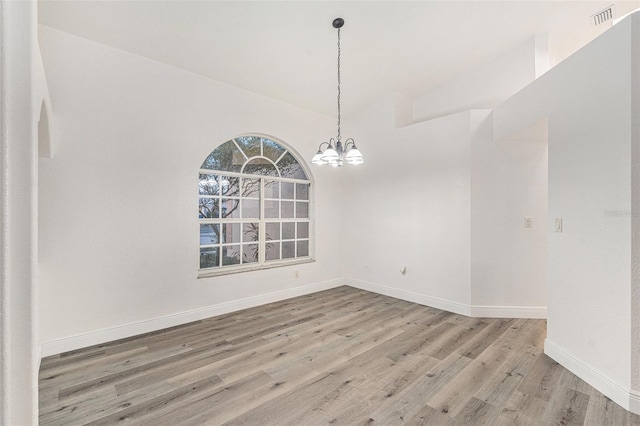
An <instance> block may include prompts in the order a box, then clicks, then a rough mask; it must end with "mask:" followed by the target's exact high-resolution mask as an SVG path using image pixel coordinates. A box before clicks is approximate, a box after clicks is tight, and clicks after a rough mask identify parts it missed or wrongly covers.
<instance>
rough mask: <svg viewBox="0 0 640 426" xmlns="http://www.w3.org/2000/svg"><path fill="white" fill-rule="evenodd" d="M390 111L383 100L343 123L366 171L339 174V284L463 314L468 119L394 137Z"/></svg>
mask: <svg viewBox="0 0 640 426" xmlns="http://www.w3.org/2000/svg"><path fill="white" fill-rule="evenodd" d="M394 110H395V102H394V99H393V98H392V99H385V100H382V101H380V102H378V103H376V104H374V105H372V106H371V107H370V108H369V109H367V110H366V111H364V112H363V113H361V114H359V115H358V116H356V117H353V118H352V119H351V120H349V124H350V127H351V129H352V132H349V134H350V135H352V136H353V137H355V139H356V142H358V147H359V148H360V150H361V151H362V152H363V154H364V155H365V160H366V164H365V166H363V167H359V168H353V169H347V170H345V171H346V172H347V173H346V174H345V179H348V193H347V196H346V199H345V217H346V218H348V219H347V222H346V223H347V225H346V226H345V232H344V244H345V247H346V253H345V255H344V259H345V261H346V265H345V273H346V276H347V277H349V278H351V280H350V281H349V282H350V284H352V285H355V286H358V287H362V288H368V289H370V290H373V291H378V292H381V293H384V294H390V295H392V296H396V297H402V298H405V299H409V300H414V301H416V302H420V303H425V304H428V305H431V306H437V307H440V308H443V309H448V310H450V311H454V312H460V313H465V312H467V310H468V306H469V254H470V252H469V170H470V158H469V154H470V152H469V124H468V122H469V113H460V114H456V115H452V116H447V117H443V118H440V119H437V120H431V121H428V122H424V123H418V124H414V125H411V126H406V127H402V128H398V129H397V128H395V114H394ZM344 134H345V135H346V134H348V132H344ZM405 265H406V267H407V273H406V275H404V276H403V275H402V274H401V273H400V269H401V268H402V267H404V266H405Z"/></svg>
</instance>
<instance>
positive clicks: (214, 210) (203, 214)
mask: <svg viewBox="0 0 640 426" xmlns="http://www.w3.org/2000/svg"><path fill="white" fill-rule="evenodd" d="M219 204H220V202H219V200H218V199H217V198H200V201H199V202H198V217H199V218H200V219H206V218H216V217H219V215H220V209H219V208H218V205H219Z"/></svg>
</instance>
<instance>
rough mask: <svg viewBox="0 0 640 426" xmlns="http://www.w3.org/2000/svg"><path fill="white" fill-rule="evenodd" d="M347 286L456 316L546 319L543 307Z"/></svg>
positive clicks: (350, 282) (351, 283)
mask: <svg viewBox="0 0 640 426" xmlns="http://www.w3.org/2000/svg"><path fill="white" fill-rule="evenodd" d="M345 282H346V283H347V285H349V286H351V287H355V288H359V289H362V290H367V291H372V292H374V293H380V294H384V295H386V296H391V297H395V298H398V299H402V300H406V301H408V302H414V303H418V304H420V305H426V306H431V307H433V308H438V309H442V310H445V311H449V312H453V313H455V314H460V315H465V316H468V317H477V318H546V317H547V308H546V307H543V306H540V307H539V306H480V305H467V304H464V303H459V302H453V301H451V300H446V299H441V298H438V297H432V296H426V295H424V294H419V293H414V292H411V291H406V290H400V289H397V288H393V287H387V286H384V285H380V284H374V283H371V282H367V281H362V280H355V279H351V278H346V279H345Z"/></svg>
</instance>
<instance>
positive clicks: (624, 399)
mask: <svg viewBox="0 0 640 426" xmlns="http://www.w3.org/2000/svg"><path fill="white" fill-rule="evenodd" d="M544 353H545V355H547V356H549V357H550V358H551V359H553V360H554V361H556V362H557V363H559V364H560V365H562V366H563V367H564V368H566V369H567V370H569V371H571V372H572V373H573V374H575V375H576V376H578V377H580V378H581V379H582V380H584V381H585V382H587V383H588V384H589V385H591V386H593V387H594V388H595V389H597V390H598V391H599V392H601V393H602V394H604V395H605V396H607V397H608V398H610V399H611V400H612V401H613V402H615V403H616V404H618V405H620V406H621V407H622V408H624V409H625V410H628V411H631V412H632V413H634V414H640V395H639V394H638V393H637V392H634V391H632V390H631V389H627V388H626V387H625V386H622V385H620V384H618V383H617V382H616V381H615V380H613V379H611V378H610V377H608V376H607V375H606V374H604V373H602V372H601V371H599V370H597V369H595V368H593V367H592V366H591V365H589V364H587V363H585V362H584V361H582V360H580V359H578V358H576V357H575V356H573V355H572V354H570V353H569V352H567V351H566V350H564V349H563V348H561V347H560V346H558V345H557V344H555V343H553V342H552V341H550V340H549V339H548V338H547V339H545V341H544Z"/></svg>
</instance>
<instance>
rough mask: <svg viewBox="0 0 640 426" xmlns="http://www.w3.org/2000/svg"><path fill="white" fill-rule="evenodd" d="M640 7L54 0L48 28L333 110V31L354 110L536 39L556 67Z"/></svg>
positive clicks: (45, 14) (47, 4)
mask: <svg viewBox="0 0 640 426" xmlns="http://www.w3.org/2000/svg"><path fill="white" fill-rule="evenodd" d="M613 3H615V5H616V9H617V15H618V16H621V15H623V14H625V13H627V12H629V11H631V10H633V9H635V8H637V7H639V6H640V2H639V1H635V0H634V1H630V0H627V1H616V2H612V1H610V0H609V1H597V0H590V1H559V0H556V1H540V0H538V1H452V0H449V1H411V2H409V1H374V2H365V1H336V2H333V1H287V2H277V1H255V2H253V1H239V0H236V1H186V0H180V1H52V0H40V4H39V21H40V23H41V24H43V25H46V26H49V27H53V28H56V29H59V30H62V31H66V32H68V33H72V34H76V35H79V36H81V37H85V38H88V39H91V40H95V41H97V42H99V43H103V44H106V45H109V46H113V47H116V48H118V49H122V50H125V51H128V52H131V53H135V54H138V55H141V56H145V57H148V58H151V59H154V60H157V61H160V62H164V63H167V64H170V65H174V66H176V67H180V68H183V69H186V70H189V71H192V72H194V73H197V74H201V75H203V76H206V77H209V78H212V79H214V80H218V81H221V82H224V83H227V84H230V85H233V86H237V87H241V88H244V89H247V90H250V91H253V92H257V93H261V94H263V95H266V96H269V97H272V98H276V99H281V100H284V101H286V102H290V103H293V104H295V105H299V106H301V107H304V108H307V109H310V110H314V111H318V112H321V113H323V114H327V115H331V116H333V115H335V108H336V106H335V103H336V87H335V85H336V54H337V53H336V36H337V34H336V30H335V29H334V28H333V27H332V26H331V22H332V21H333V19H334V18H336V17H342V18H344V20H345V26H344V27H343V29H342V31H341V37H342V85H343V86H342V107H343V114H344V115H349V114H352V113H354V112H356V111H359V110H360V109H361V108H363V107H365V106H367V105H369V104H370V103H372V102H374V101H376V100H378V99H380V98H382V97H384V96H388V95H389V94H391V93H394V92H397V93H401V94H404V95H406V96H409V97H411V98H417V97H419V96H421V95H423V94H425V93H426V92H428V91H429V90H431V89H433V88H435V87H438V86H439V85H442V84H444V83H446V82H447V81H450V80H452V79H455V78H456V77H461V76H463V75H464V74H465V72H467V71H468V70H470V69H472V67H474V66H477V65H478V64H481V63H483V62H486V61H488V60H491V59H492V58H495V57H497V56H500V54H501V53H502V52H505V51H506V50H508V49H509V48H513V47H515V46H517V45H518V44H519V43H522V42H524V41H526V40H527V39H529V38H530V37H532V36H534V35H535V34H542V33H547V34H548V35H549V43H550V53H551V56H552V63H555V62H558V61H559V60H562V59H564V58H566V57H567V56H568V55H569V54H571V53H573V52H575V51H576V50H577V49H578V48H580V47H582V46H583V45H584V44H586V43H587V42H588V41H590V40H591V39H593V38H594V37H596V36H597V35H598V34H600V33H601V32H602V31H604V30H605V29H606V28H608V27H609V25H608V24H607V25H603V26H601V27H593V26H592V25H591V23H590V16H591V15H592V14H594V13H596V12H598V11H599V10H601V9H604V8H605V7H607V6H609V5H611V4H613Z"/></svg>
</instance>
